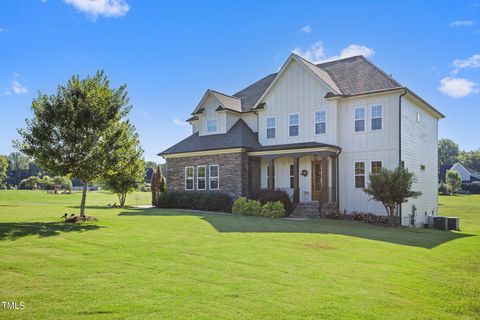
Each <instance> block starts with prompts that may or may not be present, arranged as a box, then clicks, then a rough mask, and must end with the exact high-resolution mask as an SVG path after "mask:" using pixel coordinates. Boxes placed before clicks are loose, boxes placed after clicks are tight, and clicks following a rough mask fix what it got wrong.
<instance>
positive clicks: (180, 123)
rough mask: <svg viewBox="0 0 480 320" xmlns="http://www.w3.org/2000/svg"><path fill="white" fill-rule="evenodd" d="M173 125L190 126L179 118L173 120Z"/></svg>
mask: <svg viewBox="0 0 480 320" xmlns="http://www.w3.org/2000/svg"><path fill="white" fill-rule="evenodd" d="M173 123H174V124H176V125H177V126H188V122H185V121H181V120H179V119H177V118H175V119H173Z"/></svg>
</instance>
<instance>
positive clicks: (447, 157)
mask: <svg viewBox="0 0 480 320" xmlns="http://www.w3.org/2000/svg"><path fill="white" fill-rule="evenodd" d="M459 152H460V148H459V147H458V144H456V143H455V142H453V141H452V140H450V139H440V140H439V141H438V163H439V165H445V164H454V163H455V162H457V157H458V155H459Z"/></svg>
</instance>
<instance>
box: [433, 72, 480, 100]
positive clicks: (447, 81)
mask: <svg viewBox="0 0 480 320" xmlns="http://www.w3.org/2000/svg"><path fill="white" fill-rule="evenodd" d="M438 90H439V91H440V92H442V93H444V94H446V95H448V96H450V97H452V98H462V97H466V96H468V95H470V94H472V93H477V92H478V85H477V84H476V83H475V82H473V81H470V80H468V79H464V78H451V77H445V78H443V79H442V80H440V87H439V88H438Z"/></svg>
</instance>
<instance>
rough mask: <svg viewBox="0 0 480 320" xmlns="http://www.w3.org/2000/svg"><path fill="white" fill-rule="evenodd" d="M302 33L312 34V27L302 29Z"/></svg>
mask: <svg viewBox="0 0 480 320" xmlns="http://www.w3.org/2000/svg"><path fill="white" fill-rule="evenodd" d="M300 31H302V32H305V33H310V32H312V28H310V26H308V25H307V26H305V27H302V29H300Z"/></svg>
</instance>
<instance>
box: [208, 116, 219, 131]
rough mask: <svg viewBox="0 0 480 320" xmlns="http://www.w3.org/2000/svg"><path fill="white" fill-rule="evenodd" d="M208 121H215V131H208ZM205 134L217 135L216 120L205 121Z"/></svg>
mask: <svg viewBox="0 0 480 320" xmlns="http://www.w3.org/2000/svg"><path fill="white" fill-rule="evenodd" d="M209 121H215V128H216V129H215V131H208V122H209ZM205 132H206V133H209V134H212V133H217V132H218V120H217V119H210V120H205Z"/></svg>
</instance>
